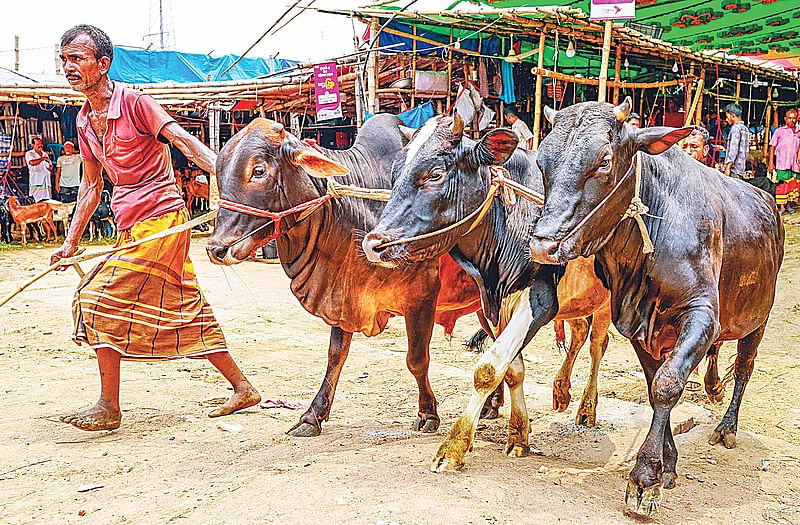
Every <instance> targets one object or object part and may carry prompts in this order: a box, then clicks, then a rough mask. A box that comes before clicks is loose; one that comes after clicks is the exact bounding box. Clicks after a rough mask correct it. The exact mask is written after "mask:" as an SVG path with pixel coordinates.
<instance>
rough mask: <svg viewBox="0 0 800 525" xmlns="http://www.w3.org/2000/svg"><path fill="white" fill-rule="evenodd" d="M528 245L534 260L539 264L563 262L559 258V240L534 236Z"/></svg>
mask: <svg viewBox="0 0 800 525" xmlns="http://www.w3.org/2000/svg"><path fill="white" fill-rule="evenodd" d="M528 246H529V247H530V251H531V259H533V261H535V262H537V263H539V264H561V262H560V261H559V259H558V242H556V241H554V240H551V239H545V238H543V237H536V236H534V237H533V238H532V239H531V240H530V243H529V244H528Z"/></svg>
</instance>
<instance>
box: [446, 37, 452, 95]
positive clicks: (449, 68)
mask: <svg viewBox="0 0 800 525" xmlns="http://www.w3.org/2000/svg"><path fill="white" fill-rule="evenodd" d="M452 84H453V28H452V27H451V28H450V46H449V47H448V48H447V109H448V110H449V109H450V99H451V98H452V97H451V96H450V92H451V91H452V87H451V86H452Z"/></svg>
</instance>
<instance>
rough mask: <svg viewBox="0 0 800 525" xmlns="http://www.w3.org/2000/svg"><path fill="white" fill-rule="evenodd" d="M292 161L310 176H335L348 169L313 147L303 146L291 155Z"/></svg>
mask: <svg viewBox="0 0 800 525" xmlns="http://www.w3.org/2000/svg"><path fill="white" fill-rule="evenodd" d="M293 159H294V163H295V164H296V165H298V166H300V167H301V168H303V169H304V170H306V173H308V174H309V175H311V176H312V177H319V178H325V177H336V176H341V175H347V174H348V173H350V170H349V169H347V168H346V167H345V166H342V165H341V164H339V163H338V162H336V161H334V160H331V159H329V158H328V157H326V156H325V155H323V154H322V153H320V152H318V151H317V150H315V149H313V148H303V149H301V150H298V151H296V152H295V153H294V155H293Z"/></svg>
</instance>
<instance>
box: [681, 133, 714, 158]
mask: <svg viewBox="0 0 800 525" xmlns="http://www.w3.org/2000/svg"><path fill="white" fill-rule="evenodd" d="M709 138H710V137H709V135H708V131H707V130H706V129H705V128H695V129H694V131H692V133H691V135H689V136H688V137H686V139H684V141H683V151H685V152H686V153H687V154H688V155H689V156H690V157H693V158H694V159H695V160H697V161H698V162H702V163H703V164H705V165H709V163H708V162H709V161H708V140H709Z"/></svg>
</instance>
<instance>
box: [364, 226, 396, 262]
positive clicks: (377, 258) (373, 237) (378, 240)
mask: <svg viewBox="0 0 800 525" xmlns="http://www.w3.org/2000/svg"><path fill="white" fill-rule="evenodd" d="M388 240H389V238H388V236H386V235H384V234H382V233H376V232H369V233H368V234H367V235H366V236H365V237H364V240H362V241H361V248H362V249H363V250H364V255H366V256H367V260H368V261H370V262H373V263H379V262H381V253H382V252H383V250H384V248H382V247H381V244H383V243H384V242H386V241H388Z"/></svg>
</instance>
